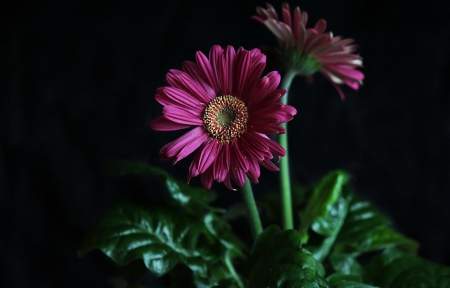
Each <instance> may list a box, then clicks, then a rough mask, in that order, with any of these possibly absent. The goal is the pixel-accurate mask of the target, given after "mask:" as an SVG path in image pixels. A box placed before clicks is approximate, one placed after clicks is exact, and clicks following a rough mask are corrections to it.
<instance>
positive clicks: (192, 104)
mask: <svg viewBox="0 0 450 288" xmlns="http://www.w3.org/2000/svg"><path fill="white" fill-rule="evenodd" d="M156 92H157V94H156V96H155V99H156V101H158V102H159V103H160V104H162V105H164V106H169V105H176V106H180V107H185V108H188V109H190V110H193V111H195V112H197V113H201V112H202V111H203V110H204V109H205V104H203V103H201V102H200V101H199V100H198V99H197V98H196V97H194V96H192V95H190V94H189V93H187V92H186V91H184V90H181V89H178V88H174V87H170V86H167V87H160V88H158V89H157V90H156Z"/></svg>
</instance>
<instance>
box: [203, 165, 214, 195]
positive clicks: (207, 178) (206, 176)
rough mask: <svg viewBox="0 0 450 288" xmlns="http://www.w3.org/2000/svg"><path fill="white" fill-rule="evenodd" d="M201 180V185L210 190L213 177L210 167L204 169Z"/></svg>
mask: <svg viewBox="0 0 450 288" xmlns="http://www.w3.org/2000/svg"><path fill="white" fill-rule="evenodd" d="M201 181H202V185H203V187H205V188H206V189H208V190H210V189H211V187H212V185H213V183H214V177H213V174H212V169H211V168H210V169H208V170H206V171H205V172H204V173H203V174H202V176H201Z"/></svg>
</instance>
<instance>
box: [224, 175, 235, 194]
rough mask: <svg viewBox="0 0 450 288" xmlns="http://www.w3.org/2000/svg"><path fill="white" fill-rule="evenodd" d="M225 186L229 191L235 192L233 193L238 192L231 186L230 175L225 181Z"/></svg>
mask: <svg viewBox="0 0 450 288" xmlns="http://www.w3.org/2000/svg"><path fill="white" fill-rule="evenodd" d="M223 184H225V186H226V187H227V188H228V189H230V190H233V191H236V189H234V188H233V187H232V186H231V181H230V174H227V177H226V178H225V179H224V180H223Z"/></svg>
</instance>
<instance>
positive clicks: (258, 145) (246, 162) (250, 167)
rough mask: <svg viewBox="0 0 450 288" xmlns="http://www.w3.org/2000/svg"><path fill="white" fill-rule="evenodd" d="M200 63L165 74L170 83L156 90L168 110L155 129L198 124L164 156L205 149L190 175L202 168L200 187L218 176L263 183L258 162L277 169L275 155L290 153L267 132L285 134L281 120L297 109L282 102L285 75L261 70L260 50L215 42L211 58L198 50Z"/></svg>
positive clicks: (176, 156) (182, 155)
mask: <svg viewBox="0 0 450 288" xmlns="http://www.w3.org/2000/svg"><path fill="white" fill-rule="evenodd" d="M196 60H197V63H193V62H190V61H186V62H184V63H183V65H182V67H183V71H180V70H175V69H172V70H170V72H169V73H167V77H166V79H167V82H168V83H169V84H170V86H166V87H160V88H158V89H157V91H156V100H157V101H158V102H159V103H160V104H162V105H163V106H164V108H163V114H164V115H163V116H161V117H159V118H156V119H155V120H153V121H152V122H151V123H150V126H151V128H152V129H154V130H159V131H172V130H179V129H184V128H189V127H193V129H191V130H190V131H188V132H187V133H186V134H184V135H183V136H181V137H180V138H178V139H176V140H175V141H173V142H170V143H168V144H166V145H164V146H163V147H162V149H161V151H160V157H161V159H163V160H173V162H174V164H175V163H176V162H177V161H179V160H181V159H183V158H185V157H186V156H188V155H190V154H191V153H193V152H194V151H195V150H197V149H199V150H198V152H197V154H196V156H195V157H194V159H193V161H192V163H191V165H190V168H189V174H188V182H189V180H190V179H191V177H195V176H197V175H199V174H201V182H202V185H203V186H204V187H205V188H207V189H210V188H211V186H212V184H213V182H214V180H216V181H217V182H223V183H224V184H225V185H226V186H227V187H228V188H229V189H233V188H232V185H231V180H232V181H233V182H234V183H236V184H237V185H239V186H243V185H244V184H245V181H246V179H245V176H246V175H247V177H248V178H249V179H250V180H251V181H252V182H254V183H257V182H258V178H259V175H260V166H259V165H262V166H264V167H266V168H267V169H269V170H272V171H277V170H279V169H278V167H277V166H276V165H274V164H273V163H272V162H271V161H270V159H272V158H273V155H274V154H275V155H278V156H284V155H285V154H286V153H285V150H284V149H283V148H282V147H281V146H280V145H279V144H277V143H276V142H274V141H272V140H270V139H269V137H267V135H266V134H271V133H284V132H285V130H284V128H282V127H280V126H279V124H281V123H284V122H287V121H289V120H291V119H292V117H293V115H295V114H296V112H297V111H296V110H295V108H293V107H292V106H289V105H284V104H282V103H280V102H279V101H278V100H279V99H280V98H281V97H282V96H283V95H284V94H285V93H286V90H284V89H277V87H278V84H279V83H280V75H279V73H278V72H276V71H273V72H270V73H269V74H267V76H266V77H263V78H261V79H260V76H261V74H262V72H263V70H264V68H265V65H266V56H265V55H264V54H261V52H260V50H258V49H253V50H251V51H247V50H245V49H243V48H239V49H238V50H237V51H235V49H234V48H233V47H231V46H228V47H226V49H225V50H224V49H222V47H220V46H214V47H212V49H211V51H210V52H209V58H208V57H206V56H205V55H204V54H203V53H202V52H200V51H199V52H197V53H196Z"/></svg>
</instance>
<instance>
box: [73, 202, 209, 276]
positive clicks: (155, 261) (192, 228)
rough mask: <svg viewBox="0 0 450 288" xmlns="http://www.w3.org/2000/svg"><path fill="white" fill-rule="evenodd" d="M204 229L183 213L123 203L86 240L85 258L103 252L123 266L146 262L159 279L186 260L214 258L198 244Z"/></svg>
mask: <svg viewBox="0 0 450 288" xmlns="http://www.w3.org/2000/svg"><path fill="white" fill-rule="evenodd" d="M203 229H204V226H203V224H202V223H201V222H199V221H197V220H196V219H195V218H193V217H192V216H189V215H186V214H183V213H181V212H180V211H179V210H176V209H173V208H168V207H158V208H155V209H151V210H145V209H143V208H141V207H138V206H135V205H131V204H122V205H118V206H116V207H114V208H113V209H111V210H109V211H107V212H106V213H105V214H104V215H103V217H101V219H100V220H99V221H98V222H97V223H96V224H95V225H94V227H93V228H92V229H91V231H90V232H89V233H88V234H87V235H86V237H85V238H84V240H83V242H82V244H81V247H80V249H79V255H80V256H83V255H85V254H86V253H87V252H89V251H91V250H93V249H100V250H102V251H103V253H105V254H106V255H108V256H109V257H111V258H112V259H113V260H114V261H115V262H117V263H118V264H119V265H121V266H124V265H126V264H128V263H129V262H130V261H132V260H134V259H142V260H143V261H144V264H145V265H146V266H147V268H148V269H149V270H150V271H151V272H152V273H153V274H154V275H156V276H161V275H163V274H165V273H166V272H168V271H170V270H171V269H172V268H173V267H174V266H175V264H177V263H178V261H179V260H180V256H183V259H201V260H198V261H207V260H210V259H211V258H214V256H213V255H212V254H211V253H210V251H208V250H207V249H206V248H204V247H202V248H201V247H200V246H199V245H198V239H199V236H200V235H201V234H202V232H203Z"/></svg>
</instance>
